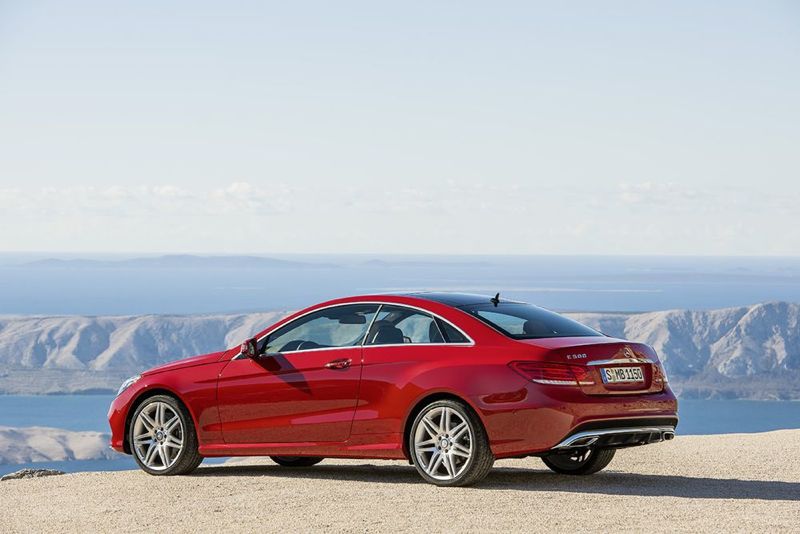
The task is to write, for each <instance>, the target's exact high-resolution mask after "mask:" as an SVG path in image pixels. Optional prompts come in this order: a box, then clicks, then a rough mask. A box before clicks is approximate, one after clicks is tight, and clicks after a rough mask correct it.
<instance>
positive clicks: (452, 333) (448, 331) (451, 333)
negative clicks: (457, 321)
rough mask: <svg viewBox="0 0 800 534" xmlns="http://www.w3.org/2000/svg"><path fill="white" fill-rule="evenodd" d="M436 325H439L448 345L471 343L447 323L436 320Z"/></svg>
mask: <svg viewBox="0 0 800 534" xmlns="http://www.w3.org/2000/svg"><path fill="white" fill-rule="evenodd" d="M436 324H438V325H439V330H440V331H441V332H442V335H443V336H444V340H445V342H446V343H469V339H467V336H465V335H464V334H462V333H461V332H459V331H458V330H456V328H455V327H454V326H453V325H451V324H450V323H448V322H447V321H442V320H441V319H436Z"/></svg>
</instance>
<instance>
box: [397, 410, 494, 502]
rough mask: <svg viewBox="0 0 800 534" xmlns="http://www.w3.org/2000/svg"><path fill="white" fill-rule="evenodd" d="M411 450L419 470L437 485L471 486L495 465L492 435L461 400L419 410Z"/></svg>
mask: <svg viewBox="0 0 800 534" xmlns="http://www.w3.org/2000/svg"><path fill="white" fill-rule="evenodd" d="M408 449H409V451H410V452H411V461H412V462H413V463H414V467H416V468H417V472H418V473H419V474H420V475H421V476H422V478H424V479H425V480H427V481H428V482H430V483H432V484H436V485H437V486H468V485H470V484H475V483H476V482H479V481H481V480H483V478H485V477H486V475H487V474H489V470H491V468H492V465H493V464H494V455H492V451H491V449H490V448H489V438H488V437H487V436H486V431H485V430H484V428H483V425H482V424H481V421H480V419H478V416H477V415H475V413H474V412H473V411H472V410H470V409H469V408H468V407H467V406H466V405H464V404H462V403H461V402H457V401H452V400H441V401H436V402H432V403H430V404H428V405H427V406H425V407H424V408H423V409H422V411H420V412H419V414H418V415H417V417H416V419H415V420H414V424H413V426H412V427H411V433H410V435H409V443H408Z"/></svg>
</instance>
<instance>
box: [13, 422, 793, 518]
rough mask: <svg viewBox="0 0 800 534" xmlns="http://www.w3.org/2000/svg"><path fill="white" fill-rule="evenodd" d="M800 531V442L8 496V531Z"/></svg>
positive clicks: (254, 471)
mask: <svg viewBox="0 0 800 534" xmlns="http://www.w3.org/2000/svg"><path fill="white" fill-rule="evenodd" d="M767 530H771V531H774V532H800V430H781V431H777V432H768V433H763V434H728V435H723V436H687V437H678V438H677V439H675V440H674V441H671V442H668V443H662V444H657V445H649V446H647V447H639V448H635V449H627V450H623V451H620V452H618V453H617V457H616V458H615V459H614V461H613V462H612V463H611V465H610V466H609V467H608V468H607V469H606V470H605V471H603V472H601V473H599V474H596V475H592V476H589V477H568V476H561V475H555V474H553V473H551V472H550V471H548V470H547V469H546V468H545V467H544V464H542V463H541V461H540V460H539V459H537V458H528V459H524V460H503V461H499V462H497V463H496V464H495V468H494V470H493V471H492V473H490V475H489V477H488V478H487V479H486V480H485V481H484V482H483V483H482V484H480V485H479V486H476V487H471V488H449V489H446V488H436V487H434V486H430V485H428V484H425V483H423V482H422V481H421V479H420V478H419V477H418V476H417V474H416V472H415V471H414V469H413V467H411V466H408V465H406V464H403V463H401V462H379V461H371V460H356V461H341V460H328V461H325V462H323V463H322V464H320V465H318V466H315V467H312V468H308V469H303V470H289V469H286V468H283V467H279V466H276V465H274V464H272V463H271V462H270V461H269V460H266V459H249V458H248V459H242V460H234V461H232V462H231V463H229V464H228V465H223V466H213V467H201V468H200V469H198V470H197V472H196V473H195V474H194V475H192V476H184V477H170V478H165V477H152V476H148V475H146V474H144V473H142V472H138V471H122V472H115V473H76V474H69V475H62V476H56V477H48V478H41V479H30V480H13V481H7V482H3V483H0V531H2V532H34V531H35V532H65V531H69V532H78V531H80V532H111V531H117V532H119V531H128V532H155V531H163V532H170V533H175V532H205V531H220V532H223V531H224V532H241V531H245V532H308V531H343V532H398V531H420V532H426V533H431V532H448V533H462V532H487V531H526V532H535V531H542V532H544V531H548V532H552V531H557V532H562V531H564V532H565V531H570V532H575V531H581V532H590V531H597V532H609V531H636V532H642V531H659V532H667V531H669V532H675V531H684V532H689V531H691V532H701V531H702V532H705V531H708V532H712V531H713V532H733V531H741V532H754V531H767Z"/></svg>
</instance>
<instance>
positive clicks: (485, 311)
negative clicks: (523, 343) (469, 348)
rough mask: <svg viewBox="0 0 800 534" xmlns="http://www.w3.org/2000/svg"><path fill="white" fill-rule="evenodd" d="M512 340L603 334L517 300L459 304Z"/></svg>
mask: <svg viewBox="0 0 800 534" xmlns="http://www.w3.org/2000/svg"><path fill="white" fill-rule="evenodd" d="M461 309H462V310H464V311H466V312H467V313H470V314H472V315H474V316H475V317H477V318H478V319H480V320H481V321H483V322H484V323H486V324H488V325H489V326H491V327H492V328H495V329H496V330H499V331H500V332H502V333H503V334H505V335H507V336H509V337H512V338H514V339H541V338H547V337H585V336H602V335H603V334H601V333H600V332H598V331H596V330H593V329H591V328H589V327H588V326H585V325H582V324H581V323H579V322H577V321H573V320H572V319H568V318H566V317H564V316H562V315H559V314H557V313H553V312H551V311H548V310H545V309H542V308H539V307H537V306H532V305H531V304H522V303H516V302H513V303H512V302H501V303H499V304H498V305H497V306H495V305H494V304H491V303H488V302H487V303H486V304H472V305H470V306H463V307H461Z"/></svg>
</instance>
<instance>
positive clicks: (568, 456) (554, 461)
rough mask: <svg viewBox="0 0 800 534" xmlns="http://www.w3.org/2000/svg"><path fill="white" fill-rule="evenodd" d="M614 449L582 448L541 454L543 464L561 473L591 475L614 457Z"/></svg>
mask: <svg viewBox="0 0 800 534" xmlns="http://www.w3.org/2000/svg"><path fill="white" fill-rule="evenodd" d="M615 452H616V449H599V450H594V449H583V450H581V451H576V452H573V453H564V454H551V455H548V456H543V457H542V461H543V462H544V465H546V466H547V467H549V468H550V469H551V470H553V471H555V472H556V473H561V474H562V475H591V474H593V473H597V472H598V471H600V470H602V469H604V468H605V467H606V466H607V465H608V464H610V463H611V460H612V459H613V458H614V453H615Z"/></svg>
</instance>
